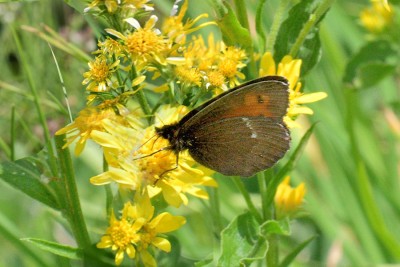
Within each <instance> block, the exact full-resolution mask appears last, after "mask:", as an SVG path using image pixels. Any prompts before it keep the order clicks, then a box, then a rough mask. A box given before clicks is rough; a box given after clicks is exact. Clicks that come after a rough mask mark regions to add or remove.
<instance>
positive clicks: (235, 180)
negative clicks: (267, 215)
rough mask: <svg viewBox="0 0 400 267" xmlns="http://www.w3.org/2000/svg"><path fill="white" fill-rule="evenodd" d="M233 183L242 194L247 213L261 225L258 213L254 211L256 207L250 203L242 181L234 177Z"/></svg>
mask: <svg viewBox="0 0 400 267" xmlns="http://www.w3.org/2000/svg"><path fill="white" fill-rule="evenodd" d="M232 179H233V182H234V183H235V185H236V187H237V188H238V189H239V191H240V193H242V196H243V198H244V200H245V201H246V204H247V207H248V208H249V211H250V212H251V214H252V215H253V216H254V218H256V220H257V221H258V222H259V223H262V221H263V220H262V217H261V215H260V213H259V212H258V210H257V209H256V207H255V206H254V204H253V202H252V201H251V198H250V195H249V192H247V190H246V188H245V187H244V184H243V182H242V180H240V178H239V177H237V176H235V177H233V178H232Z"/></svg>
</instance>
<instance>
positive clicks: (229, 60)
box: [217, 46, 247, 88]
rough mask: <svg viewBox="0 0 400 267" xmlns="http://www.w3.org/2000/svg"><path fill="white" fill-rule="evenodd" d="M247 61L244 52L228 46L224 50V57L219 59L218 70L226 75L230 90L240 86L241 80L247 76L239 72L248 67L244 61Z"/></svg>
mask: <svg viewBox="0 0 400 267" xmlns="http://www.w3.org/2000/svg"><path fill="white" fill-rule="evenodd" d="M246 59H247V57H246V53H245V51H244V50H242V49H240V48H237V47H233V46H228V47H226V48H223V49H222V55H221V57H220V59H219V63H218V66H217V70H218V71H219V72H221V73H222V75H224V76H225V77H226V78H227V79H228V81H229V88H232V87H234V86H236V85H238V84H240V81H239V80H238V78H239V79H244V78H245V76H244V74H243V73H241V72H240V71H239V70H240V69H241V68H243V67H245V66H246V64H244V61H245V60H246Z"/></svg>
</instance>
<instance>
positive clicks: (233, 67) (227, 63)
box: [218, 59, 237, 78]
mask: <svg viewBox="0 0 400 267" xmlns="http://www.w3.org/2000/svg"><path fill="white" fill-rule="evenodd" d="M218 70H219V71H220V72H221V73H222V74H223V75H224V76H225V77H228V78H231V77H233V76H235V75H236V72H237V64H236V61H235V60H231V59H225V60H223V61H221V62H220V63H219V64H218Z"/></svg>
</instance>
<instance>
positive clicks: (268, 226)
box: [260, 220, 290, 236]
mask: <svg viewBox="0 0 400 267" xmlns="http://www.w3.org/2000/svg"><path fill="white" fill-rule="evenodd" d="M260 232H261V234H262V235H263V236H267V235H270V234H276V235H290V225H289V221H288V220H282V221H276V220H269V221H266V222H265V223H263V224H262V225H261V226H260Z"/></svg>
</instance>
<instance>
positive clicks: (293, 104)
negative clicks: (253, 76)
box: [260, 52, 327, 128]
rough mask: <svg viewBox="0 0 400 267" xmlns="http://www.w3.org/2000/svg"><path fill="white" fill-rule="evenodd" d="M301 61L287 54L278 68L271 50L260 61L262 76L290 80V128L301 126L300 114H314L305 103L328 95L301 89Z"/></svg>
mask: <svg viewBox="0 0 400 267" xmlns="http://www.w3.org/2000/svg"><path fill="white" fill-rule="evenodd" d="M301 63H302V62H301V59H293V58H292V57H291V56H285V57H283V59H282V60H281V62H280V63H279V64H278V68H276V64H275V61H274V59H273V57H272V54H271V53H270V52H266V53H265V54H264V55H263V56H262V57H261V62H260V76H267V75H279V76H283V77H285V78H286V79H287V80H288V81H289V108H288V111H287V115H286V116H285V118H284V121H285V123H286V125H287V126H288V127H289V128H294V127H299V126H300V125H299V124H298V123H296V122H295V120H296V118H297V116H298V115H300V114H308V115H311V114H313V111H312V109H310V108H308V107H305V106H303V104H308V103H313V102H316V101H319V100H321V99H324V98H325V97H327V94H326V93H325V92H317V93H310V94H304V93H302V92H301V91H300V89H301V82H299V81H298V80H299V77H300V67H301Z"/></svg>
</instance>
